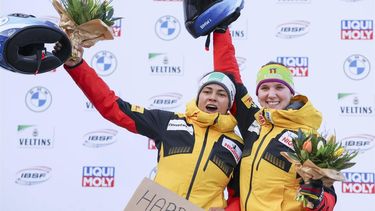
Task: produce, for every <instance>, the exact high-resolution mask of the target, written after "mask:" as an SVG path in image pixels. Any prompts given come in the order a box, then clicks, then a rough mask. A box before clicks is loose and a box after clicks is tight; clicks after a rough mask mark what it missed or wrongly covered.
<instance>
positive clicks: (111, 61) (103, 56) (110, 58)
mask: <svg viewBox="0 0 375 211" xmlns="http://www.w3.org/2000/svg"><path fill="white" fill-rule="evenodd" d="M91 66H93V68H94V69H95V71H96V72H97V73H98V74H99V75H101V76H108V75H111V74H112V73H113V72H114V71H115V70H116V67H117V59H116V57H115V55H114V54H113V53H111V52H109V51H99V52H98V53H96V54H95V55H94V57H93V58H92V60H91Z"/></svg>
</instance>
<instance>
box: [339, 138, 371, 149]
mask: <svg viewBox="0 0 375 211" xmlns="http://www.w3.org/2000/svg"><path fill="white" fill-rule="evenodd" d="M340 143H341V145H342V146H343V147H345V149H346V150H347V151H349V152H353V151H357V152H359V153H364V152H366V151H368V150H370V149H372V148H374V146H375V136H374V135H370V134H358V135H352V136H348V137H345V138H343V139H341V140H340Z"/></svg>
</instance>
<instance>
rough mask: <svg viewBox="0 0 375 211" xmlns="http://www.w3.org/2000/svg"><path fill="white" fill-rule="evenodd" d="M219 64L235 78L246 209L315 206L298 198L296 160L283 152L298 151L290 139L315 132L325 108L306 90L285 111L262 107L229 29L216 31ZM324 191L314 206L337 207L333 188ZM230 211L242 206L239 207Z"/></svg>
mask: <svg viewBox="0 0 375 211" xmlns="http://www.w3.org/2000/svg"><path fill="white" fill-rule="evenodd" d="M214 66H215V70H217V71H220V72H224V73H227V74H228V75H232V76H233V78H234V80H235V81H236V83H235V84H236V91H237V92H236V97H235V104H234V106H233V107H232V110H231V112H232V114H233V115H234V116H235V117H236V119H237V122H238V128H239V130H240V132H241V135H242V137H243V139H244V141H245V147H244V150H243V153H242V160H241V167H240V181H239V189H240V191H239V196H240V207H241V211H264V210H267V211H268V210H270V211H271V210H272V211H298V210H310V209H308V208H303V206H302V203H300V202H298V201H296V200H295V196H296V193H297V190H298V188H299V179H298V177H299V176H298V175H297V172H296V168H295V166H294V164H292V163H290V162H289V161H288V160H287V159H286V158H284V157H283V156H282V155H281V154H280V152H282V151H285V152H294V148H293V145H292V143H291V140H292V138H293V137H295V136H296V131H298V129H302V130H303V131H305V132H315V133H316V132H317V130H318V128H319V127H320V124H321V121H322V116H321V114H320V112H319V111H318V110H316V109H315V108H314V107H313V106H312V104H311V102H310V101H309V100H308V99H307V97H305V96H302V95H297V96H294V97H293V98H292V100H291V104H290V108H287V109H285V110H275V109H260V108H258V106H256V105H255V104H254V102H253V100H252V98H251V97H250V96H249V94H248V92H247V89H246V87H245V86H244V85H243V83H242V80H241V76H240V71H239V67H238V64H237V61H236V58H235V49H234V46H233V44H232V40H231V35H230V33H229V30H227V32H226V33H224V34H221V33H214ZM254 75H256V73H255V72H254ZM296 105H297V106H296ZM324 191H325V192H324V198H323V201H322V203H321V204H320V206H319V207H317V208H316V209H315V210H324V211H327V210H332V209H333V207H334V205H335V203H336V194H335V192H334V189H333V187H331V188H325V189H324ZM235 193H236V192H235ZM237 194H238V190H237ZM233 196H236V195H235V194H234V195H233ZM237 196H238V195H237ZM226 210H228V211H229V210H231V211H232V210H233V211H234V210H239V206H237V205H236V206H233V207H228V208H227V209H226Z"/></svg>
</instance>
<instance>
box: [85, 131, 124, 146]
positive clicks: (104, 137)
mask: <svg viewBox="0 0 375 211" xmlns="http://www.w3.org/2000/svg"><path fill="white" fill-rule="evenodd" d="M116 135H117V131H116V130H112V129H103V130H97V131H92V132H89V133H86V134H85V135H84V136H83V139H84V141H83V145H84V146H86V147H92V148H98V147H105V146H108V145H111V144H113V143H115V142H116Z"/></svg>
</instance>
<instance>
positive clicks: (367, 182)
mask: <svg viewBox="0 0 375 211" xmlns="http://www.w3.org/2000/svg"><path fill="white" fill-rule="evenodd" d="M343 174H344V176H345V181H344V182H342V192H343V193H359V194H374V193H375V183H374V182H375V181H374V178H375V174H374V173H367V172H344V173H343Z"/></svg>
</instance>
